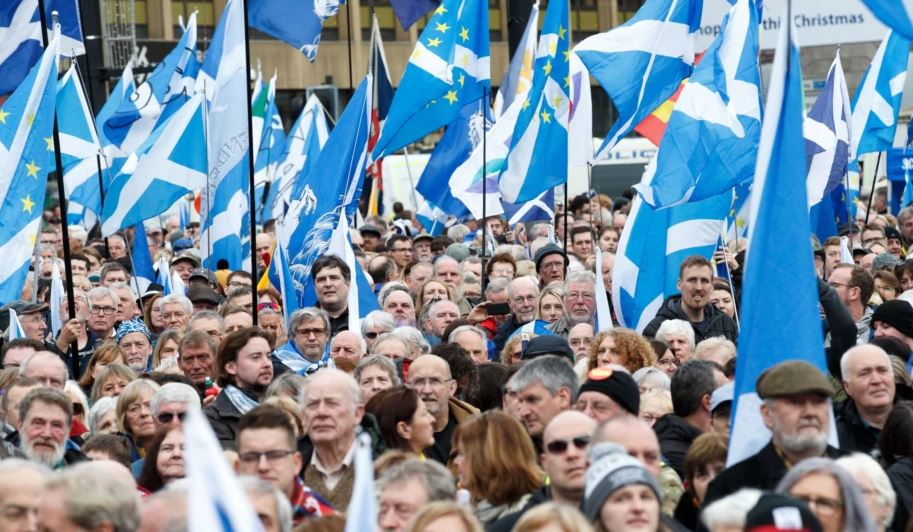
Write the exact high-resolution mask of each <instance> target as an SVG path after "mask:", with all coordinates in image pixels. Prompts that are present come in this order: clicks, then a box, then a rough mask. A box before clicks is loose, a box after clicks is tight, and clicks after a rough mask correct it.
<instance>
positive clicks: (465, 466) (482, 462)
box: [453, 410, 544, 526]
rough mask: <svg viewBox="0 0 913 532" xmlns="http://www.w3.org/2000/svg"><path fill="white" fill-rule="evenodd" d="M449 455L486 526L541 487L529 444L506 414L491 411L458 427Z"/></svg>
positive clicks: (537, 468)
mask: <svg viewBox="0 0 913 532" xmlns="http://www.w3.org/2000/svg"><path fill="white" fill-rule="evenodd" d="M453 449H454V453H455V454H454V457H453V467H454V468H456V470H457V476H458V478H459V484H460V486H461V487H462V488H465V489H466V490H467V491H469V494H470V496H471V498H472V503H473V510H474V513H475V515H476V517H478V518H479V521H481V522H482V524H483V525H484V526H489V525H491V524H492V523H494V522H495V521H496V520H498V519H500V518H501V517H504V516H505V515H507V514H510V513H513V512H516V511H518V510H520V509H521V508H522V507H523V506H524V505H525V504H526V502H527V501H528V500H529V497H530V494H531V493H532V492H533V491H535V490H537V489H539V488H540V487H541V486H542V481H543V478H544V473H543V472H542V469H541V468H540V467H539V464H538V463H537V461H536V449H535V447H534V446H533V442H532V440H531V439H530V438H529V434H528V433H527V432H526V430H525V429H524V428H523V425H521V424H520V422H519V421H517V420H516V419H515V418H514V417H512V416H510V415H509V414H506V413H504V412H501V411H499V410H490V411H488V412H485V413H484V414H480V415H477V416H474V417H472V418H470V419H468V420H466V421H464V422H463V423H461V424H459V425H458V426H457V428H456V430H455V431H454V433H453Z"/></svg>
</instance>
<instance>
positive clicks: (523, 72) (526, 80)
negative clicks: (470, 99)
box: [494, 0, 539, 120]
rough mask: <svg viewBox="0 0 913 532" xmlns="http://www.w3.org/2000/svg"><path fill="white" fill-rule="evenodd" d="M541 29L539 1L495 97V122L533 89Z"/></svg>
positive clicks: (537, 0) (533, 9) (534, 3)
mask: <svg viewBox="0 0 913 532" xmlns="http://www.w3.org/2000/svg"><path fill="white" fill-rule="evenodd" d="M538 27H539V0H536V1H534V2H533V7H532V11H530V13H529V21H528V22H527V23H526V28H525V29H524V30H523V36H522V37H520V42H519V43H517V49H516V50H515V51H514V56H513V57H511V58H510V65H509V66H508V67H507V73H506V74H504V78H503V79H502V81H501V86H500V87H498V94H497V95H496V96H495V104H494V117H495V120H498V119H499V118H501V115H502V114H503V113H504V111H506V110H507V109H508V108H509V107H510V106H511V105H512V104H513V103H514V100H515V99H516V98H518V97H521V96H522V97H524V98H525V97H526V93H528V92H529V89H530V88H532V84H533V62H535V60H536V42H537V39H536V28H538Z"/></svg>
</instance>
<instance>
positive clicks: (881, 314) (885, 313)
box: [872, 299, 913, 338]
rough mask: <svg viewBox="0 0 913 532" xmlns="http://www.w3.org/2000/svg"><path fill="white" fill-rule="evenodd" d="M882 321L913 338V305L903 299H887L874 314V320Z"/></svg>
mask: <svg viewBox="0 0 913 532" xmlns="http://www.w3.org/2000/svg"><path fill="white" fill-rule="evenodd" d="M876 321H880V322H882V323H886V324H888V325H890V326H891V327H894V328H895V329H897V330H898V331H900V332H901V334H904V335H906V336H908V337H909V338H913V305H910V304H909V303H907V302H906V301H904V300H902V299H893V300H891V301H885V302H884V303H882V304H881V305H878V308H876V309H875V312H874V313H873V314H872V322H873V323H874V322H876Z"/></svg>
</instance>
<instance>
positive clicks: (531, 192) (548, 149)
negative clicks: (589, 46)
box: [499, 0, 571, 203]
mask: <svg viewBox="0 0 913 532" xmlns="http://www.w3.org/2000/svg"><path fill="white" fill-rule="evenodd" d="M569 32H570V24H569V20H568V0H558V1H552V2H549V4H548V9H547V10H546V12H545V21H544V22H543V23H542V35H541V36H540V37H539V48H538V49H537V50H536V62H535V64H534V70H533V87H532V88H531V89H530V91H529V94H528V95H527V96H526V101H525V102H523V107H522V110H521V111H520V114H519V116H518V117H517V124H516V126H514V134H513V137H512V139H511V143H510V153H509V154H508V156H507V161H506V162H505V163H504V166H503V167H502V169H501V176H500V178H499V188H500V190H501V196H502V197H503V198H504V200H505V201H507V202H509V203H523V202H525V201H529V200H532V199H535V198H536V197H538V196H539V195H540V194H542V193H543V192H545V191H546V190H548V189H550V188H553V187H555V186H558V185H560V184H562V183H565V182H567V127H568V117H569V116H570V107H571V105H570V98H568V92H569V88H570V47H569V46H568V43H569V41H570V35H569Z"/></svg>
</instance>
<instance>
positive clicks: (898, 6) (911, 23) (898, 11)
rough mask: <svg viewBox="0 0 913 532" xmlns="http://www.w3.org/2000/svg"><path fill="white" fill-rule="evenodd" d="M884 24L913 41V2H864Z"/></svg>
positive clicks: (907, 0)
mask: <svg viewBox="0 0 913 532" xmlns="http://www.w3.org/2000/svg"><path fill="white" fill-rule="evenodd" d="M862 3H863V4H865V6H866V7H867V8H869V10H871V11H872V14H874V15H875V18H877V19H878V20H880V21H881V23H882V24H884V25H885V26H887V27H889V28H891V29H892V30H894V31H896V32H897V33H899V34H900V35H903V36H904V37H906V38H907V39H910V40H913V0H862Z"/></svg>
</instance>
